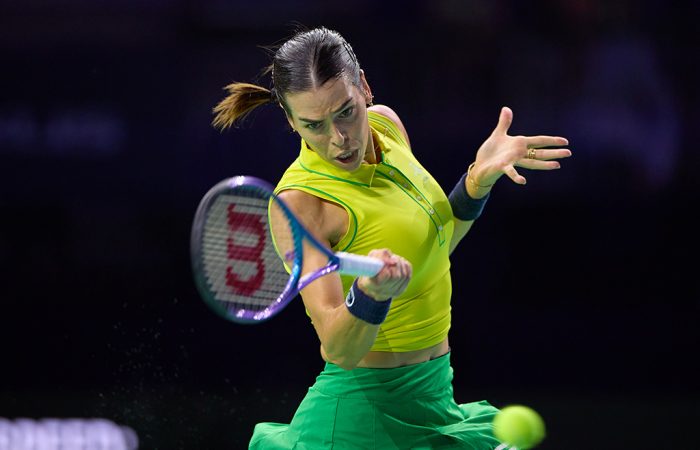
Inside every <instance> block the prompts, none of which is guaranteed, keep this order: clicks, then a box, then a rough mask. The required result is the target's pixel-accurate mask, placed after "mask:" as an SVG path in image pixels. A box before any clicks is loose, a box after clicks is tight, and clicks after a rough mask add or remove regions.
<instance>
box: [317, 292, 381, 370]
mask: <svg viewBox="0 0 700 450" xmlns="http://www.w3.org/2000/svg"><path fill="white" fill-rule="evenodd" d="M316 331H317V333H318V335H319V338H320V339H321V350H322V352H323V356H324V358H326V360H328V361H330V362H332V363H333V364H336V365H338V366H340V367H342V368H343V369H346V370H350V369H354V368H355V367H356V366H357V364H358V363H359V362H360V360H362V358H364V356H365V355H366V354H367V352H369V351H370V349H371V348H372V345H374V341H375V339H376V338H377V332H378V331H379V325H373V324H371V323H369V322H365V321H364V320H361V319H358V318H357V317H355V316H354V315H352V314H351V313H350V311H348V308H347V306H345V303H343V304H341V305H339V306H337V307H335V308H332V309H330V310H327V311H326V312H325V314H324V318H323V324H322V325H321V326H317V327H316Z"/></svg>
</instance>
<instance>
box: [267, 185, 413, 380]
mask: <svg viewBox="0 0 700 450" xmlns="http://www.w3.org/2000/svg"><path fill="white" fill-rule="evenodd" d="M280 198H282V199H283V201H284V202H285V203H286V204H287V205H288V206H289V207H290V209H291V210H292V211H293V212H294V214H295V215H296V216H297V218H298V219H299V220H300V222H301V223H302V224H303V225H304V226H305V227H306V228H307V229H308V230H310V231H311V232H312V233H313V234H314V236H315V237H316V238H317V239H318V240H319V241H320V242H321V243H323V244H325V245H326V246H327V247H328V248H330V247H331V245H330V243H331V241H332V240H333V236H338V235H342V231H343V230H338V227H339V224H341V223H343V221H342V220H338V217H337V214H338V210H337V207H334V206H333V205H329V204H328V203H326V202H324V201H323V200H321V199H319V198H317V197H314V196H312V195H310V194H307V193H305V192H302V191H297V190H288V191H284V192H282V193H281V194H280ZM342 213H343V214H344V212H342ZM273 228H274V226H273ZM307 250H308V251H307ZM370 256H374V257H377V258H380V259H382V260H384V263H385V267H384V268H383V269H382V271H381V272H379V273H378V274H377V275H376V276H374V277H371V278H370V277H359V279H358V287H359V288H360V290H362V291H363V292H364V293H365V294H367V295H369V296H370V297H372V298H374V299H375V300H377V301H386V300H388V299H389V298H391V297H395V296H397V295H399V294H400V293H401V292H403V290H404V289H405V288H406V286H407V285H408V282H409V280H410V277H411V267H410V264H409V263H408V262H407V261H406V260H404V259H403V258H400V257H398V256H396V255H392V254H391V252H389V251H388V250H373V251H372V252H370ZM326 262H327V258H326V256H325V255H323V254H322V253H320V252H318V251H313V249H312V248H310V247H309V248H308V249H307V248H305V249H304V267H303V268H302V274H305V273H308V272H311V271H312V270H314V269H315V268H318V267H321V266H323V265H325V264H326ZM301 296H302V299H303V301H304V305H305V306H306V309H307V310H308V312H309V314H310V316H311V320H312V323H313V325H314V328H315V329H316V333H317V335H318V337H319V339H320V341H321V352H322V355H323V357H324V358H325V359H326V360H327V361H330V362H332V363H334V364H337V365H338V366H340V367H342V368H344V369H352V368H354V367H356V366H357V364H358V363H359V362H360V360H361V359H362V358H363V357H364V356H365V355H366V354H367V352H369V350H370V348H372V345H373V344H374V341H375V339H376V337H377V331H378V330H379V325H372V324H370V323H368V322H365V321H363V320H361V319H358V318H357V317H355V316H354V315H353V314H352V313H350V311H349V310H348V308H347V307H346V306H345V297H344V293H343V286H342V283H341V280H340V275H338V273H337V272H334V273H331V274H329V275H326V276H324V277H321V278H319V279H318V280H316V281H314V282H313V283H311V284H309V285H308V286H307V287H306V288H304V289H303V290H302V291H301Z"/></svg>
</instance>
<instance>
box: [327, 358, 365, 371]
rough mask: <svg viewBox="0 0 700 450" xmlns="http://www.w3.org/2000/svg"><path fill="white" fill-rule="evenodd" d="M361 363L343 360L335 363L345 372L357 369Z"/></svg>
mask: <svg viewBox="0 0 700 450" xmlns="http://www.w3.org/2000/svg"><path fill="white" fill-rule="evenodd" d="M359 362H360V361H349V360H347V359H345V360H341V361H338V362H333V364H335V365H336V366H338V367H340V368H341V369H343V370H352V369H354V368H356V367H357V363H359Z"/></svg>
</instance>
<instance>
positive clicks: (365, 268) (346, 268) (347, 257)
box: [335, 252, 384, 277]
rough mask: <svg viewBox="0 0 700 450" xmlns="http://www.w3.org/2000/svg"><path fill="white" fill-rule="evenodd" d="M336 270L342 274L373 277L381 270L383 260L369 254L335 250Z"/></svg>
mask: <svg viewBox="0 0 700 450" xmlns="http://www.w3.org/2000/svg"><path fill="white" fill-rule="evenodd" d="M335 256H337V257H338V260H339V261H338V272H340V273H342V274H344V275H355V276H368V277H373V276H375V275H376V274H378V273H379V271H380V270H382V267H384V262H383V261H382V260H380V259H377V258H372V257H371V256H361V255H355V254H353V253H345V252H337V253H336V254H335Z"/></svg>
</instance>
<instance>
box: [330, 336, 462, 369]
mask: <svg viewBox="0 0 700 450" xmlns="http://www.w3.org/2000/svg"><path fill="white" fill-rule="evenodd" d="M449 351H450V345H449V342H448V339H447V338H445V340H444V341H442V342H440V343H439V344H437V345H433V346H432V347H428V348H423V349H420V350H413V351H410V352H369V353H367V354H366V355H365V357H364V358H362V359H361V360H360V362H359V363H358V364H357V367H368V368H373V369H390V368H394V367H402V366H409V365H411V364H419V363H422V362H426V361H430V360H431V359H435V358H439V357H440V356H442V355H444V354H446V353H447V352H449ZM321 356H322V357H323V359H324V360H326V361H327V360H328V358H326V355H325V354H324V352H323V348H321Z"/></svg>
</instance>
